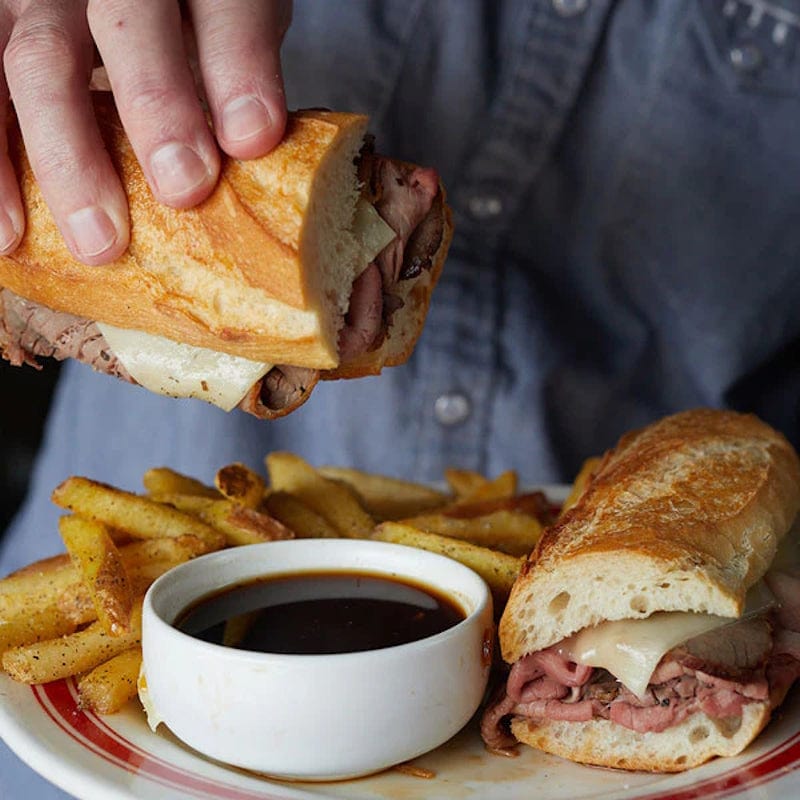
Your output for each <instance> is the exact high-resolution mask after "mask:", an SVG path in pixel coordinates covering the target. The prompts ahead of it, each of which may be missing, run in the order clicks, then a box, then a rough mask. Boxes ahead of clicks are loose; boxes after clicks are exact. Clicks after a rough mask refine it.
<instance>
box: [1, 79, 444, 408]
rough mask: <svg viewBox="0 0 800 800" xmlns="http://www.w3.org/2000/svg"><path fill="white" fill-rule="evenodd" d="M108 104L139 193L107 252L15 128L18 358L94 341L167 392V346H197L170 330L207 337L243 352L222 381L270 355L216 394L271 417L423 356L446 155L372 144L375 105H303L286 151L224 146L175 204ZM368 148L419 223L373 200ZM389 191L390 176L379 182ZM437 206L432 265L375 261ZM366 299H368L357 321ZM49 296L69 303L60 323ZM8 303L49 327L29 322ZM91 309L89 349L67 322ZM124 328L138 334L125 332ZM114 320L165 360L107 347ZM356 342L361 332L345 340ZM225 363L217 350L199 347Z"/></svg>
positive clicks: (4, 264)
mask: <svg viewBox="0 0 800 800" xmlns="http://www.w3.org/2000/svg"><path fill="white" fill-rule="evenodd" d="M94 104H95V110H96V114H97V119H98V123H99V125H100V128H101V133H102V135H103V138H104V141H105V144H106V147H107V149H108V151H109V153H110V155H111V157H112V160H113V162H114V165H115V167H116V169H117V171H118V173H119V175H120V177H121V180H122V182H123V185H124V187H125V188H126V191H127V193H128V200H129V206H130V222H131V239H130V246H129V247H128V249H127V251H126V252H125V254H124V255H123V256H122V257H121V258H119V259H118V260H117V261H115V262H113V263H111V264H107V265H104V266H93V267H87V266H86V265H84V264H82V263H80V262H78V261H76V260H75V259H74V258H73V257H72V256H71V254H70V253H69V251H68V249H67V248H66V245H65V244H64V242H63V240H62V237H61V235H60V233H59V231H58V229H57V227H56V225H55V221H54V220H53V217H52V215H51V214H50V211H49V209H48V208H47V206H46V204H45V203H44V201H43V198H42V195H41V192H40V189H39V187H38V184H37V183H36V180H35V178H34V177H33V174H32V172H31V169H30V165H29V163H28V161H27V158H26V155H25V152H24V147H23V144H22V141H21V137H20V135H19V132H18V131H17V130H12V131H11V132H10V152H11V154H12V157H13V160H14V163H15V166H16V168H17V171H18V175H19V178H20V183H21V190H22V197H23V202H24V205H25V208H26V211H27V228H26V232H25V235H24V238H23V240H22V242H21V244H20V246H19V248H18V249H17V250H16V251H15V252H14V253H13V254H11V255H10V256H8V257H3V258H0V287H3V295H4V298H3V299H2V301H0V311H2V310H3V308H4V307H5V309H6V313H5V314H4V317H3V321H4V324H2V325H0V347H1V348H2V350H3V353H4V355H5V356H6V358H8V359H9V360H11V361H12V362H14V363H24V362H27V363H34V362H35V361H36V358H37V357H40V356H50V355H52V356H54V357H56V358H62V357H66V356H73V357H76V356H77V357H79V358H81V360H90V359H88V358H82V356H83V354H84V352H86V351H87V350H92V351H93V352H97V353H102V354H103V357H102V359H95V360H94V361H93V362H92V364H93V366H95V368H99V369H101V370H102V371H105V372H111V373H112V374H115V375H116V376H117V377H121V378H123V379H125V380H129V381H131V382H141V383H143V384H144V385H146V386H147V388H151V389H154V390H156V391H162V388H161V387H160V386H159V381H158V380H153V381H152V383H151V382H150V381H148V380H147V376H148V374H149V372H152V371H153V370H154V369H155V370H156V371H158V370H159V369H161V368H162V362H164V361H170V360H172V361H173V363H175V362H176V361H182V360H184V359H185V357H184V355H183V354H182V352H183V351H179V350H175V349H174V348H173V349H170V348H169V346H168V344H165V343H169V342H174V343H177V344H179V345H181V346H183V348H184V351H185V352H188V350H186V348H198V349H199V350H200V351H202V352H204V351H208V352H210V353H212V354H224V355H225V356H226V357H230V358H229V359H227V361H226V367H225V368H223V367H220V368H219V375H218V376H211V377H212V379H213V378H216V381H217V383H218V384H219V383H221V382H223V383H224V379H223V378H222V377H221V376H222V375H223V374H227V375H232V374H233V373H234V372H235V371H236V369H238V367H239V366H240V365H242V364H243V362H252V364H257V365H263V369H262V370H261V371H260V377H258V379H257V380H255V381H253V380H252V375H254V374H255V375H258V374H259V370H258V369H255V368H253V367H252V364H248V365H247V366H248V367H249V369H248V370H245V373H246V374H249V375H250V376H251V378H249V379H244V380H250V381H252V383H251V385H248V386H244V385H243V386H242V387H241V388H240V389H238V390H237V393H238V396H237V397H236V401H235V402H234V401H233V400H231V398H230V397H227V398H226V399H225V400H224V402H219V403H218V404H220V405H223V407H226V405H227V407H228V408H230V407H232V405H236V403H237V402H238V403H239V404H240V407H242V408H245V410H248V411H250V412H251V413H255V414H256V415H257V416H262V417H272V416H279V415H281V414H283V413H287V412H288V411H290V410H292V409H293V408H296V407H297V405H299V404H300V403H302V402H304V400H305V399H306V398H307V397H308V395H309V394H310V392H311V390H312V389H313V387H314V385H316V383H317V381H318V380H319V378H320V376H322V377H325V378H338V377H358V376H360V375H367V374H376V373H378V372H380V371H381V369H382V367H383V366H386V365H390V364H395V363H401V362H402V361H404V360H405V359H406V358H407V357H408V356H409V355H410V353H411V351H412V350H413V346H414V344H415V342H416V340H417V338H418V336H419V334H420V333H421V330H422V326H423V324H424V320H425V315H426V313H427V308H428V303H429V301H430V293H431V291H432V290H433V287H434V286H435V283H436V280H437V279H438V276H439V274H440V272H441V268H442V265H443V262H444V258H445V255H446V252H447V248H448V246H449V242H450V238H451V236H452V229H451V223H450V215H449V210H448V209H447V206H446V204H445V203H444V193H443V190H442V188H441V186H440V185H439V181H438V176H436V174H435V172H434V171H433V170H424V169H422V168H416V167H414V165H405V164H402V163H401V162H391V161H390V160H388V159H384V158H383V157H381V156H376V155H375V154H373V153H372V151H371V148H370V147H369V140H368V139H367V144H366V145H365V134H366V129H367V122H368V119H367V118H366V117H365V116H362V115H358V114H348V113H337V112H328V111H298V112H293V113H291V114H290V115H289V121H288V125H287V130H286V135H285V137H284V140H283V141H282V142H281V144H280V145H279V146H278V147H277V148H275V150H273V151H272V152H271V153H269V154H268V155H266V156H264V157H262V158H257V159H253V160H249V161H237V160H235V159H230V158H225V159H223V166H222V172H221V177H220V180H219V183H218V185H217V187H216V188H215V190H214V192H213V193H212V194H211V196H210V197H209V198H208V199H207V200H205V201H204V202H203V203H201V204H200V205H199V206H197V207H195V208H191V209H173V208H169V207H166V206H163V205H161V204H160V203H158V202H157V201H156V200H155V199H154V197H153V196H152V194H151V192H150V190H149V187H148V186H147V183H146V181H145V179H144V176H143V173H142V171H141V169H140V167H139V164H138V162H137V160H136V158H135V155H134V153H133V150H132V148H131V146H130V143H129V142H128V139H127V137H126V135H125V133H124V130H123V128H122V125H121V122H120V120H119V117H118V115H117V112H116V109H115V107H114V104H113V100H112V99H111V97H110V95H108V94H106V93H97V92H95V93H94ZM363 162H369V163H371V164H374V165H377V166H376V167H375V168H376V169H378V170H379V169H383V168H384V166H385V165H387V164H388V165H391V167H392V168H393V169H394V170H395V172H396V174H397V175H398V176H399V177H398V179H397V180H398V182H400V183H401V184H402V182H403V181H404V180H405V181H406V183H407V184H408V185H407V186H402V185H401V188H400V190H398V191H400V192H402V191H403V190H405V193H406V197H400V198H399V202H400V203H401V204H402V203H403V202H406V203H407V204H408V203H412V202H413V201H414V200H417V204H416V206H415V207H414V206H412V210H414V208H415V209H416V213H417V217H418V219H416V224H415V226H414V227H413V228H412V229H411V230H409V231H407V232H402V231H401V232H400V233H398V232H397V231H396V230H394V229H393V228H392V227H391V225H390V223H388V222H387V221H386V220H385V219H384V217H387V216H388V217H389V218H390V219H391V215H389V214H382V213H381V212H380V205H379V203H376V204H375V205H373V204H371V203H369V202H367V201H366V199H365V190H364V186H363V181H362V179H361V175H360V174H359V164H361V163H363ZM420 183H424V184H425V186H424V187H422V188H420V187H419V186H418V185H419V184H420ZM422 189H425V191H427V193H428V197H427V198H426V197H423V196H422V195H423V194H424V193H425V192H423V191H422ZM381 190H382V187H381V186H380V185H378V186H377V191H378V196H380V192H381ZM390 210H391V209H390ZM412 217H413V215H412ZM429 218H430V220H434V221H435V222H436V223H437V224H438V227H437V231H438V233H439V236H438V238H436V239H435V240H434V239H432V240H430V241H428V242H427V247H428V252H427V253H426V254H425V257H426V258H427V259H428V263H427V265H426V268H425V269H424V270H421V271H420V273H419V274H418V275H415V276H413V277H409V276H407V275H395V276H392V278H389V279H387V277H386V274H385V272H386V271H385V270H383V269H380V270H379V269H378V268H377V267H375V264H379V265H380V262H381V255H380V254H381V252H382V251H383V250H384V249H386V250H388V249H389V248H394V249H395V250H397V249H398V248H399V250H400V253H401V255H400V258H402V253H403V251H404V250H405V251H412V250H414V249H415V247H414V242H413V238H414V236H415V231H416V230H417V228H423V227H425V225H423V224H422V223H423V222H424V221H425V220H428V219H429ZM434 218H435V219H434ZM430 226H431V225H430V222H428V224H427V227H429V228H430ZM403 234H404V235H403ZM390 243H391V244H390ZM398 243H399V244H398ZM416 249H417V250H418V249H419V248H416ZM409 257H410V256H409ZM368 265H369V266H368ZM401 266H402V264H401ZM370 267H372V269H370ZM368 272H369V276H370V277H371V283H372V286H371V288H369V290H368V291H367V290H365V289H364V288H363V286H362V288H361V289H360V290H359V289H358V287H359V285H360V284H362V285H363V284H366V283H368V281H367V280H366V276H365V274H366V273H368ZM376 274H379V276H378V277H377V278H376ZM359 292H360V293H359ZM387 298H391V306H390V307H387V304H386V300H387ZM359 300H360V303H361V306H364V307H365V308H364V309H363V310H362V313H361V318H360V319H358V320H356V321H355V322H353V321H352V320H351V317H352V316H353V315H354V313H355V312H357V311H359V309H358V308H357V305H358V302H359ZM376 307H377V311H376ZM42 309H44V310H42ZM46 310H49V311H51V312H55V313H56V314H57V315H61V316H60V317H59V318H58V323H57V324H55V323H53V322H52V321H51V320H50V319H48V318H47V313H46ZM376 317H377V318H376ZM9 318H13V320H14V321H16V322H18V321H19V320H20V319H22V320H23V324H24V325H26V326H27V325H31V324H33V325H35V326H36V327H35V329H30V328H27V327H26V328H23V329H22V330H20V329H19V328H15V327H14V325H12V324H11V323H10V322H9ZM363 319H367V320H368V325H366V326H365V324H364V322H363ZM92 324H98V325H99V327H98V328H97V329H91V337H92V341H93V343H94V344H93V345H92V347H91V348H89V347H87V345H86V343H85V342H80V343H76V344H74V345H73V346H71V347H65V346H64V342H65V331H67V330H69V331H72V330H73V329H75V328H86V327H87V326H90V325H92ZM104 326H110V328H104ZM353 327H355V328H356V330H355V335H353V333H352V331H351V329H352V328H353ZM359 328H361V329H363V330H360V329H359ZM117 330H122V331H124V332H138V333H139V334H140V336H139V338H138V339H137V338H131V336H130V334H128V338H127V339H126V338H119V337H117V336H116V335H115V333H116V331H117ZM112 335H113V338H114V341H115V342H126V343H127V342H128V340H129V339H130V349H131V352H132V353H134V354H136V353H141V352H148V351H149V350H150V349H151V346H152V349H153V350H157V349H158V348H159V343H164V344H165V347H164V350H163V353H162V354H161V355H159V356H158V357H157V358H155V362H156V363H155V367H154V366H153V364H152V363H151V364H149V365H147V366H146V367H145V369H144V370H143V372H142V373H141V374H140V373H136V370H135V369H132V368H129V367H130V364H129V362H128V360H127V358H125V357H124V355H125V354H124V353H116V352H114V349H113V348H112V347H110V346H109V343H108V341H106V338H109V339H111V338H112ZM148 337H154V338H153V339H149V338H148ZM354 339H355V344H356V347H355V348H354V347H353V346H352V341H353V340H354ZM346 341H347V342H351V344H349V345H348V346H345V342H346ZM118 356H119V358H118ZM190 357H191V356H190ZM190 357H189V358H190ZM231 359H232V360H231ZM238 359H241V360H242V361H241V362H239V361H238ZM119 362H121V363H119ZM213 362H214V357H213V356H212V357H210V358H208V359H206V360H203V359H199V360H198V363H203V364H206V363H213ZM111 363H114V364H115V366H114V367H113V368H109V364H111ZM231 364H232V365H233V366H231ZM276 365H277V369H278V371H277V372H274V370H273V368H274V367H276ZM204 368H205V367H204ZM225 369H227V370H228V371H227V372H225ZM176 371H177V365H176ZM243 374H244V373H243ZM140 375H144V376H145V379H143V378H142V377H141V376H140ZM181 377H183V376H181ZM185 380H186V381H188V382H190V383H192V384H193V385H194V384H197V387H195V388H194V391H190V392H188V394H190V395H191V396H200V397H204V398H205V399H209V400H211V401H212V402H216V400H215V398H214V397H212V396H206V395H204V394H203V392H204V391H205V390H204V389H203V388H202V386H201V384H203V383H207V381H203V380H197V379H196V376H195V374H194V373H192V372H189V373H188V377H187V378H185ZM177 382H178V381H177V380H174V376H172V375H168V376H166V377H165V378H164V379H163V380H161V381H160V383H162V384H165V385H164V387H163V392H162V393H165V394H169V393H170V390H169V386H168V384H175V383H177ZM233 383H235V381H233ZM198 387H199V388H198ZM269 387H272V389H270V388H269ZM275 387H278V388H277V390H275V391H273V389H275ZM245 390H246V391H245ZM174 393H175V394H182V393H183V390H182V389H181V390H180V391H175V392H174ZM228 394H230V392H228Z"/></svg>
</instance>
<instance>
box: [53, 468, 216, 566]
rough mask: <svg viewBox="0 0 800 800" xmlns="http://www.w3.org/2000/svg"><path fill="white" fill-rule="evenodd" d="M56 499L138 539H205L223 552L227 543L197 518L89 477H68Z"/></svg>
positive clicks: (59, 487)
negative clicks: (188, 536) (187, 537)
mask: <svg viewBox="0 0 800 800" xmlns="http://www.w3.org/2000/svg"><path fill="white" fill-rule="evenodd" d="M52 500H53V502H54V503H55V504H56V505H58V506H61V507H62V508H67V509H69V510H70V511H72V512H74V513H76V514H80V515H81V516H83V517H89V519H93V520H96V521H97V522H103V523H105V524H106V525H111V526H112V527H115V528H120V529H122V530H124V531H127V532H128V533H130V535H131V536H133V537H134V538H137V539H150V538H159V537H163V536H168V537H178V536H185V535H191V536H196V537H197V538H198V539H200V540H202V541H203V542H204V543H205V544H206V546H207V547H208V550H209V551H211V550H219V549H220V548H221V547H222V546H223V545H224V544H225V538H224V536H223V535H222V534H221V533H220V532H219V531H217V530H214V528H212V527H211V526H210V525H208V524H206V523H205V522H203V521H202V520H199V519H198V518H197V517H193V516H191V515H190V514H184V513H183V512H181V511H178V510H177V509H175V508H171V507H170V506H167V505H163V504H162V503H157V502H155V501H154V500H153V499H152V498H150V497H143V496H141V495H137V494H132V493H131V492H126V491H124V490H122V489H117V488H115V487H113V486H108V485H107V484H104V483H100V482H99V481H93V480H89V479H88V478H80V477H72V478H67V480H65V481H64V482H63V483H61V484H60V485H59V486H57V487H56V488H55V490H54V491H53V494H52Z"/></svg>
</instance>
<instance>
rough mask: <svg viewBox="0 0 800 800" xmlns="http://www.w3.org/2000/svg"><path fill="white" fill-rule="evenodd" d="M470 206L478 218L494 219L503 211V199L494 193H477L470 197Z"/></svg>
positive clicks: (471, 211) (470, 210) (473, 214)
mask: <svg viewBox="0 0 800 800" xmlns="http://www.w3.org/2000/svg"><path fill="white" fill-rule="evenodd" d="M468 206H469V213H470V214H472V216H473V217H475V218H476V219H493V218H494V217H499V216H500V214H502V213H503V201H502V200H501V199H500V198H499V197H497V196H495V195H492V194H476V195H474V196H473V197H471V198H470V199H469V203H468Z"/></svg>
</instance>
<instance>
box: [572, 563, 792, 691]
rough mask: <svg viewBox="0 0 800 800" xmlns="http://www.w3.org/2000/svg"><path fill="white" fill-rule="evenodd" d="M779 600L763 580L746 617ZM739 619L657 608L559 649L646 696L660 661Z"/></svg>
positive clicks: (581, 634) (748, 601)
mask: <svg viewBox="0 0 800 800" xmlns="http://www.w3.org/2000/svg"><path fill="white" fill-rule="evenodd" d="M795 563H796V562H795ZM775 602H776V601H775V596H774V595H773V594H772V592H771V591H770V589H769V587H768V586H767V584H766V582H765V581H764V580H760V581H758V582H757V583H756V584H755V585H754V586H752V587H751V588H750V590H749V591H748V593H747V597H746V598H745V608H744V616H749V615H757V614H763V613H764V612H765V611H766V609H768V608H769V607H770V606H772V605H774V603H775ZM736 621H737V620H736V619H732V618H730V617H718V616H715V615H714V614H691V613H688V612H686V611H657V612H656V613H655V614H651V615H650V616H649V617H645V618H644V619H620V620H614V621H609V622H601V623H600V624H599V625H596V626H594V627H593V628H584V629H583V630H582V631H578V633H576V634H575V635H574V636H571V637H570V638H569V639H565V640H564V642H562V643H561V645H560V646H559V650H560V651H561V653H562V655H564V656H565V657H566V658H568V659H569V660H570V661H574V662H575V663H577V664H584V665H586V666H588V667H600V668H602V669H606V670H608V671H609V672H610V673H611V674H612V675H613V676H614V677H615V678H616V679H617V680H618V681H620V682H621V683H622V684H624V685H625V686H626V687H627V688H628V689H630V690H631V691H632V692H633V693H634V694H635V695H636V696H637V697H640V698H642V697H644V694H645V691H646V690H647V686H648V684H649V683H650V678H651V677H652V676H653V672H654V671H655V668H656V667H657V666H658V662H659V661H661V659H662V658H663V657H664V655H666V654H667V653H668V652H669V651H670V650H672V649H673V648H674V647H677V646H678V645H679V644H683V643H684V642H688V641H689V639H693V638H694V637H695V636H699V635H700V634H702V633H706V632H708V631H711V630H714V628H720V627H722V626H723V625H730V624H732V623H734V622H736Z"/></svg>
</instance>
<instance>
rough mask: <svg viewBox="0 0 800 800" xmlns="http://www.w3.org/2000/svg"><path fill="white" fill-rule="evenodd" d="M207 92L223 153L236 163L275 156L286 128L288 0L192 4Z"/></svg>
mask: <svg viewBox="0 0 800 800" xmlns="http://www.w3.org/2000/svg"><path fill="white" fill-rule="evenodd" d="M189 9H190V12H191V16H192V24H193V28H194V34H195V39H196V43H197V52H198V58H199V66H200V72H201V75H202V79H203V87H204V89H205V92H206V97H207V99H208V104H209V108H210V111H211V115H212V117H213V120H214V131H215V133H216V136H217V140H218V141H219V143H220V145H221V146H222V149H223V150H225V152H227V153H228V154H229V155H232V156H234V157H236V158H255V157H256V156H260V155H264V153H267V152H268V151H269V150H271V149H272V148H273V147H275V145H277V144H278V142H279V141H280V140H281V137H282V136H283V132H284V129H285V128H286V98H285V96H284V90H283V76H282V73H281V61H280V47H281V42H282V41H283V37H284V34H285V33H286V30H287V28H288V27H289V23H290V21H291V17H292V3H291V2H290V1H288V0H229V2H226V3H219V2H216V0H189Z"/></svg>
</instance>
